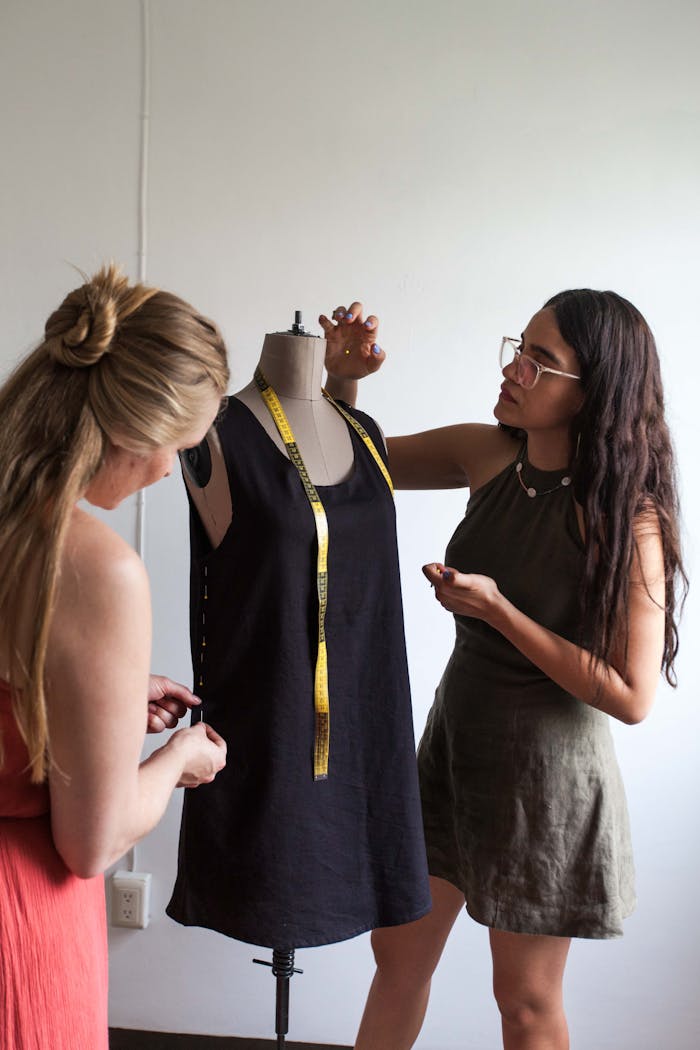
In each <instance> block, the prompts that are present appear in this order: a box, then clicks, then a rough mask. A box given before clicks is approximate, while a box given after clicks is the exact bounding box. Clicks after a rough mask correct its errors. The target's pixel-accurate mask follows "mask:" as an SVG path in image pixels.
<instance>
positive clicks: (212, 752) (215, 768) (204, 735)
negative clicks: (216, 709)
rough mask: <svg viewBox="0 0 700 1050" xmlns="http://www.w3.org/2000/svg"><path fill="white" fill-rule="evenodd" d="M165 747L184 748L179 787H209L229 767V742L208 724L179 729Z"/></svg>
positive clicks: (202, 723)
mask: <svg viewBox="0 0 700 1050" xmlns="http://www.w3.org/2000/svg"><path fill="white" fill-rule="evenodd" d="M165 746H166V747H177V748H182V749H183V752H184V753H183V758H182V761H183V768H182V773H181V775H180V779H179V780H178V783H177V786H178V787H198V785H199V784H210V783H211V782H212V780H213V779H214V777H215V776H216V774H217V773H218V772H220V771H221V770H222V769H223V768H224V766H225V765H226V741H225V740H224V738H223V737H221V736H219V734H218V733H217V732H216V730H215V729H212V727H211V726H210V725H207V724H206V722H197V724H196V725H193V726H189V727H188V728H186V729H178V730H177V732H176V733H173V735H172V736H171V737H170V740H169V741H168V743H167V744H166V745H165Z"/></svg>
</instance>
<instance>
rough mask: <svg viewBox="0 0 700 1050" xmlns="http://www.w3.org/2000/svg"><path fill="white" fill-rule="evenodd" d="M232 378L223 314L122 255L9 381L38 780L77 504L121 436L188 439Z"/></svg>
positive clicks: (17, 569) (12, 596) (26, 727)
mask: <svg viewBox="0 0 700 1050" xmlns="http://www.w3.org/2000/svg"><path fill="white" fill-rule="evenodd" d="M228 378H229V371H228V365H227V362H226V350H225V347H224V343H223V339H222V338H221V335H220V333H219V331H218V329H217V327H216V326H215V325H214V324H213V323H212V322H211V321H208V320H207V319H206V318H204V317H202V316H201V315H200V314H198V313H197V312H196V311H195V310H194V309H193V308H192V307H191V306H189V305H188V304H187V303H185V302H183V300H182V299H179V298H177V297H176V296H173V295H170V294H168V293H166V292H160V291H158V290H156V289H153V288H147V287H145V286H143V285H138V284H137V285H132V286H130V285H129V283H128V280H127V278H126V277H125V276H124V275H123V274H121V273H120V271H119V270H118V268H117V267H115V266H113V265H112V266H108V267H105V268H103V269H102V270H100V272H99V273H98V274H96V275H95V276H94V277H93V278H92V279H91V280H90V281H86V283H85V284H83V285H82V286H81V287H79V288H76V289H75V290H74V291H72V292H71V293H70V294H69V295H68V296H66V298H65V300H64V301H63V303H62V304H61V306H60V307H59V308H58V309H57V310H56V311H55V312H54V313H53V314H52V315H51V316H50V318H49V319H48V321H47V323H46V328H45V338H44V341H43V342H42V343H41V345H40V346H39V347H38V348H37V349H36V350H35V351H34V352H33V353H32V354H30V355H29V357H27V358H26V359H25V360H24V361H23V362H21V363H20V365H19V366H18V367H17V368H16V369H15V371H14V372H13V373H12V375H11V376H10V377H9V379H8V380H7V382H6V383H5V384H4V385H3V387H2V388H0V419H2V431H1V432H0V623H1V624H2V625H3V627H2V630H3V635H4V638H5V641H6V649H7V651H8V653H9V667H8V673H9V684H10V687H11V691H12V698H13V710H14V714H15V718H16V721H17V724H18V726H19V729H20V732H21V734H22V737H23V739H24V741H25V744H26V746H27V750H28V752H29V758H30V767H31V776H32V780H33V781H35V782H39V781H41V780H43V779H44V778H45V776H46V772H47V762H48V760H49V759H48V755H49V739H48V726H47V714H46V698H45V680H44V678H45V664H46V647H47V641H48V636H49V630H50V626H51V616H52V611H53V604H54V598H55V593H56V583H57V579H58V573H59V568H60V561H61V554H62V549H63V543H64V539H65V535H66V531H67V529H68V526H69V523H70V520H71V515H72V512H73V509H74V507H75V504H76V503H77V501H78V500H79V499H80V497H81V496H82V494H83V493H84V492H85V490H86V488H87V487H88V485H89V483H90V481H91V480H92V478H93V476H94V475H95V473H96V472H97V470H98V469H99V467H100V466H101V464H102V461H103V458H104V455H105V452H106V449H107V447H108V444H109V442H110V441H114V442H118V443H119V444H121V445H123V446H124V447H126V448H129V449H131V450H132V451H135V452H145V451H150V450H153V449H154V448H158V447H160V446H162V445H165V444H169V443H171V442H175V441H178V440H179V438H180V436H181V435H183V434H185V433H186V432H187V431H188V430H189V429H190V428H191V427H192V424H193V421H194V420H196V419H198V418H200V417H201V411H202V406H203V405H204V404H205V403H206V401H207V399H208V398H211V394H212V392H213V391H216V392H217V393H218V394H219V395H220V396H223V395H224V394H225V392H226V387H227V384H228ZM29 581H31V583H32V585H29ZM35 581H36V585H34V582H35ZM27 624H31V627H32V630H31V641H30V645H29V649H28V651H27V652H26V653H25V655H24V657H23V656H22V655H21V651H20V650H21V645H20V632H21V629H22V625H25V627H26V625H27ZM1 745H2V741H0V763H1V761H2V751H1Z"/></svg>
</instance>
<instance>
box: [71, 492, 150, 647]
mask: <svg viewBox="0 0 700 1050" xmlns="http://www.w3.org/2000/svg"><path fill="white" fill-rule="evenodd" d="M148 603H149V590H148V577H147V575H146V570H145V567H144V565H143V562H142V561H141V559H140V558H139V556H138V555H137V553H136V551H134V550H133V548H132V547H130V546H129V544H128V543H127V542H126V541H125V540H123V539H122V537H121V536H119V535H118V534H117V533H116V532H114V530H113V529H110V528H109V526H108V525H106V524H105V523H104V522H102V521H100V520H99V519H97V518H95V517H93V516H92V515H91V514H88V513H87V512H86V511H84V510H81V509H80V508H76V509H75V511H74V512H73V516H72V519H71V522H70V524H69V526H68V531H67V534H66V539H65V543H64V546H63V550H62V553H61V565H60V572H59V581H58V587H57V594H56V613H57V615H56V616H55V617H54V623H55V624H56V626H57V627H59V626H60V624H61V623H64V624H66V623H68V622H70V623H71V624H73V625H74V627H75V628H76V629H78V630H80V629H82V628H83V627H84V628H86V629H89V630H90V632H91V633H93V631H94V630H95V629H96V628H98V627H99V625H102V626H103V627H104V628H105V629H109V625H110V623H111V622H113V620H114V618H115V617H120V616H123V615H124V612H125V610H128V609H140V608H143V607H145V608H146V610H148ZM61 613H64V614H65V615H64V616H61V615H60V614H61ZM137 616H138V613H137Z"/></svg>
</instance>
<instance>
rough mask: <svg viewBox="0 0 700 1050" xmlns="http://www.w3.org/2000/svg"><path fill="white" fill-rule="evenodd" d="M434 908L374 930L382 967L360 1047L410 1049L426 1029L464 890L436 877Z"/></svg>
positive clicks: (376, 977) (432, 888)
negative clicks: (412, 919)
mask: <svg viewBox="0 0 700 1050" xmlns="http://www.w3.org/2000/svg"><path fill="white" fill-rule="evenodd" d="M430 891H431V893H432V898H433V908H432V911H431V912H430V913H429V914H428V915H426V916H424V918H422V919H417V920H416V922H408V923H406V924H405V925H404V926H386V927H383V928H382V929H379V930H374V932H373V933H372V948H373V950H374V958H375V961H376V963H377V971H376V973H375V975H374V980H373V981H372V987H371V988H370V990H369V996H368V998H367V1005H366V1006H365V1012H364V1014H363V1017H362V1022H361V1024H360V1030H359V1032H358V1034H357V1042H356V1043H355V1050H409V1048H410V1047H412V1046H413V1044H414V1042H415V1040H416V1038H417V1036H418V1033H419V1032H420V1029H421V1025H422V1024H423V1018H424V1017H425V1011H426V1007H427V1005H428V995H429V994H430V979H431V977H432V976H433V972H434V970H435V967H436V966H437V964H438V962H439V960H440V956H441V955H442V949H443V948H444V947H445V942H446V940H447V937H448V935H449V933H450V930H451V929H452V927H453V925H454V922H455V919H456V918H457V916H458V915H459V913H460V911H461V910H462V908H463V907H464V895H463V894H462V892H461V891H460V890H458V889H457V888H456V886H453V885H452V884H451V883H450V882H446V881H445V880H444V879H436V878H434V877H433V876H431V878H430Z"/></svg>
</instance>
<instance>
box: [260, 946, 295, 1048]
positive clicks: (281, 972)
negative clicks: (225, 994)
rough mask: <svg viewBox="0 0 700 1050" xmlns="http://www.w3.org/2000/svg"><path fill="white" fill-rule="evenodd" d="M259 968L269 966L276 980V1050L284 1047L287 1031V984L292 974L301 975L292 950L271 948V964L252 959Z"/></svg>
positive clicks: (263, 960)
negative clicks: (295, 964)
mask: <svg viewBox="0 0 700 1050" xmlns="http://www.w3.org/2000/svg"><path fill="white" fill-rule="evenodd" d="M253 962H254V963H258V964H259V965H260V966H270V967H271V968H272V976H273V977H275V978H276V979H277V989H276V992H275V1034H276V1036H277V1050H281V1048H282V1047H283V1046H284V1041H285V1036H286V1035H287V1032H288V1031H289V982H290V980H291V978H292V974H295V973H303V972H304V971H303V970H297V969H296V967H295V966H294V949H293V948H273V950H272V962H267V961H266V960H265V959H253Z"/></svg>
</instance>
